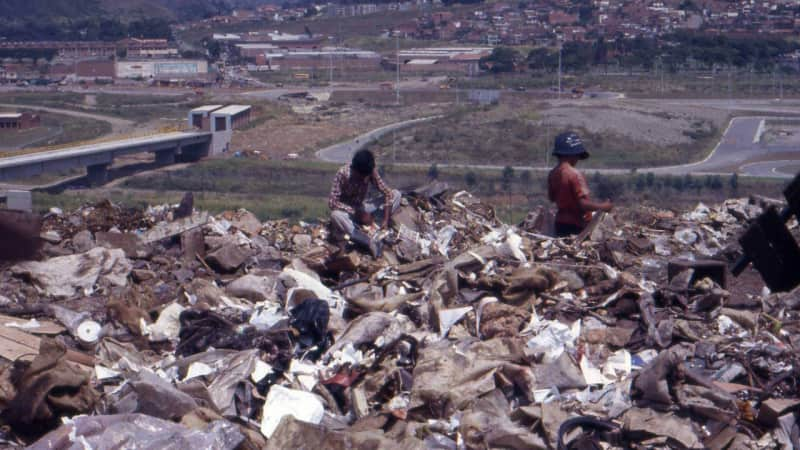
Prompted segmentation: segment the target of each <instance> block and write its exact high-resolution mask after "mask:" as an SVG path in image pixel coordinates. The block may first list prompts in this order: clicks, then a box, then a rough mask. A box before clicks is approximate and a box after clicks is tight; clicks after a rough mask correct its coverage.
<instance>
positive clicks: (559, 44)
mask: <svg viewBox="0 0 800 450" xmlns="http://www.w3.org/2000/svg"><path fill="white" fill-rule="evenodd" d="M562 48H563V45H562V44H561V40H559V41H558V99H559V100H561V49H562Z"/></svg>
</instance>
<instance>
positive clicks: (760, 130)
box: [753, 119, 766, 144]
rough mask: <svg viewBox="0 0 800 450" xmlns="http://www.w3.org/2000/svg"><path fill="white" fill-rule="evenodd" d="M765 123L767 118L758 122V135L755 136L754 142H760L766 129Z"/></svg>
mask: <svg viewBox="0 0 800 450" xmlns="http://www.w3.org/2000/svg"><path fill="white" fill-rule="evenodd" d="M765 123H766V120H764V119H761V121H760V122H758V129H757V130H756V135H755V136H754V137H753V144H758V142H759V141H760V140H761V135H763V134H764V131H765V127H764V124H765Z"/></svg>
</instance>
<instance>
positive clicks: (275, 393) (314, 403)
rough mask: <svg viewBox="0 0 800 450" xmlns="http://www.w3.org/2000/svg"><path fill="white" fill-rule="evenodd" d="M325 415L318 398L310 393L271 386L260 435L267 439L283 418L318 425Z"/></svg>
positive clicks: (263, 413) (265, 404)
mask: <svg viewBox="0 0 800 450" xmlns="http://www.w3.org/2000/svg"><path fill="white" fill-rule="evenodd" d="M324 415H325V408H324V407H323V406H322V402H321V401H320V400H319V398H318V397H317V396H316V395H314V394H311V393H308V392H303V391H298V390H296V389H288V388H285V387H283V386H281V385H277V384H276V385H273V386H272V387H271V388H270V389H269V394H267V400H266V402H265V403H264V409H263V412H262V417H263V418H262V420H261V434H263V435H264V436H266V437H267V439H269V438H270V437H271V436H272V433H274V432H275V429H276V428H277V427H278V424H279V423H280V421H281V419H282V418H283V417H284V416H292V417H294V418H295V419H297V420H299V421H301V422H306V423H312V424H315V425H318V424H319V423H320V422H322V417H323V416H324Z"/></svg>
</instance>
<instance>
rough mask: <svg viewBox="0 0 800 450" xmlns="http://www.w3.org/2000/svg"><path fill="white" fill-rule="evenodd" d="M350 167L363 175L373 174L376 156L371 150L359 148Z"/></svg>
mask: <svg viewBox="0 0 800 450" xmlns="http://www.w3.org/2000/svg"><path fill="white" fill-rule="evenodd" d="M350 168H351V169H353V170H355V171H356V172H358V173H360V174H361V175H364V176H367V175H371V174H372V172H373V171H374V170H375V156H374V155H373V154H372V152H371V151H369V150H359V151H357V152H356V154H355V155H353V162H352V163H351V164H350Z"/></svg>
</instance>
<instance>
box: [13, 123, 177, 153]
mask: <svg viewBox="0 0 800 450" xmlns="http://www.w3.org/2000/svg"><path fill="white" fill-rule="evenodd" d="M180 131H189V130H188V129H187V128H185V127H182V126H176V125H172V126H165V127H161V128H159V129H157V130H149V131H140V132H134V133H125V134H114V135H108V136H102V137H99V138H97V139H88V140H83V141H75V142H65V143H63V144H55V145H48V146H44V147H33V148H26V149H22V150H15V151H11V152H3V153H2V157H1V158H7V157H12V156H22V155H31V154H34V153H43V152H50V151H54V150H62V149H66V148H73V147H81V146H84V145H92V144H102V143H105V142H114V141H121V140H125V139H136V138H144V137H149V136H156V135H159V134H165V133H176V132H180Z"/></svg>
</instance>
